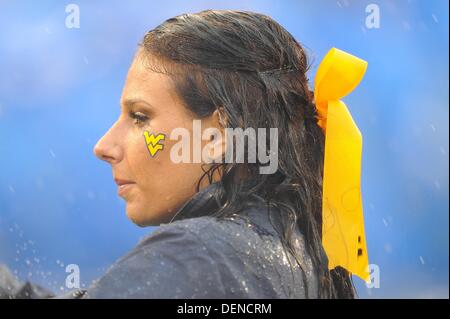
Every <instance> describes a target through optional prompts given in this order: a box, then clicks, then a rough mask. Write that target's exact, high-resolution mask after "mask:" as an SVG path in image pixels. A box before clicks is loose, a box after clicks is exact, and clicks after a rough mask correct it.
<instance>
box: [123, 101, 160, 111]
mask: <svg viewBox="0 0 450 319" xmlns="http://www.w3.org/2000/svg"><path fill="white" fill-rule="evenodd" d="M121 104H122V105H123V106H124V107H126V108H131V107H132V106H133V105H135V104H144V105H145V106H147V107H148V108H149V109H150V110H152V109H153V106H152V105H151V104H150V103H148V102H147V101H145V100H143V99H140V98H135V99H126V100H124V101H123V102H121Z"/></svg>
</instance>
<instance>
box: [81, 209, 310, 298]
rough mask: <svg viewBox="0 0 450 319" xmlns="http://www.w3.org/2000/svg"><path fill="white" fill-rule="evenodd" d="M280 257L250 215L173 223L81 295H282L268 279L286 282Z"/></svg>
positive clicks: (272, 238)
mask: <svg viewBox="0 0 450 319" xmlns="http://www.w3.org/2000/svg"><path fill="white" fill-rule="evenodd" d="M255 213H259V214H260V212H258V211H256V212H255ZM283 254H284V252H283V250H282V248H281V245H280V243H279V238H278V236H276V235H275V231H274V230H273V229H271V228H270V227H268V226H267V225H266V224H264V221H261V220H258V221H255V219H254V218H251V214H248V216H247V217H245V216H240V215H239V216H238V215H236V216H229V217H227V218H218V217H212V216H202V217H195V218H187V219H182V220H177V221H175V222H172V223H169V224H162V225H161V226H160V227H158V228H157V229H156V230H154V231H153V232H152V233H151V234H150V235H148V236H147V237H145V238H144V239H143V240H141V241H140V243H139V244H138V245H137V246H136V247H135V248H134V249H133V250H132V251H131V252H130V253H129V254H127V255H126V256H125V257H123V258H122V259H120V260H119V261H118V262H117V263H115V264H114V265H113V266H112V267H111V268H110V269H109V270H108V272H107V273H106V274H105V276H103V277H102V278H101V279H100V280H99V281H98V282H96V283H95V284H94V285H93V286H92V287H91V288H90V289H89V290H88V293H87V295H86V297H92V298H126V297H131V298H248V297H253V298H276V297H282V296H285V297H287V295H286V294H285V293H284V291H282V289H283V283H282V282H281V281H274V280H272V279H271V278H273V274H272V271H273V269H275V268H276V272H277V274H278V275H279V276H281V277H283V276H284V275H283V274H285V276H284V277H286V280H290V279H291V278H292V277H291V276H292V274H291V273H290V268H289V266H290V265H288V264H286V263H284V262H283V260H286V259H285V258H284V257H283V256H284V255H283ZM302 287H303V285H302V284H300V285H298V286H297V289H302ZM297 295H298V296H301V292H299V293H297Z"/></svg>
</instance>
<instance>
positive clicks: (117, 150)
mask: <svg viewBox="0 0 450 319" xmlns="http://www.w3.org/2000/svg"><path fill="white" fill-rule="evenodd" d="M109 133H110V132H108V133H106V134H105V135H104V136H103V137H102V138H101V139H100V140H98V142H97V144H95V146H94V154H95V156H97V157H98V158H99V159H101V160H103V161H106V162H108V163H110V164H115V163H118V162H120V161H121V159H122V150H121V147H120V146H119V145H117V144H116V143H114V141H113V140H112V139H111V136H110V134H109Z"/></svg>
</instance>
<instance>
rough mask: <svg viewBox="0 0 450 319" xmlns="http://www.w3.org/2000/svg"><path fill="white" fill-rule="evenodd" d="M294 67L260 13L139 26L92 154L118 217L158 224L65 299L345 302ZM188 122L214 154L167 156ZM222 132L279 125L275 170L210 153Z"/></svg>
mask: <svg viewBox="0 0 450 319" xmlns="http://www.w3.org/2000/svg"><path fill="white" fill-rule="evenodd" d="M307 68H308V62H307V56H306V54H305V52H304V49H303V48H302V46H301V45H300V44H299V43H298V42H297V41H296V40H295V39H294V38H293V37H292V35H291V34H290V33H288V32H287V31H286V30H285V29H284V28H283V27H281V26H280V25H279V24H278V23H276V22H275V21H274V20H272V19H271V18H270V17H268V16H265V15H262V14H257V13H252V12H243V11H211V10H208V11H203V12H200V13H197V14H184V15H180V16H177V17H174V18H171V19H169V20H167V21H165V22H164V23H163V24H161V25H159V26H158V27H156V28H155V29H154V30H152V31H150V32H148V33H147V34H146V35H145V37H144V40H143V42H142V44H141V45H140V47H139V49H138V52H137V53H136V56H135V58H134V60H133V62H132V65H131V67H130V70H129V73H128V76H127V79H126V82H125V86H124V89H123V93H122V100H121V107H122V111H121V115H120V117H119V119H118V120H117V121H116V122H115V123H114V125H113V126H112V127H111V128H110V130H109V131H108V132H107V133H106V134H105V135H104V136H103V137H102V138H101V139H100V140H99V141H98V143H97V145H96V146H95V149H94V152H95V155H96V156H97V157H98V158H100V159H102V160H104V161H106V162H108V163H109V164H111V167H112V172H113V177H114V180H115V182H116V183H117V185H118V193H119V195H120V196H121V197H123V198H124V200H125V201H126V212H127V216H128V217H129V218H130V219H131V220H132V221H133V222H134V223H136V224H138V225H140V226H149V225H159V226H160V227H159V228H158V229H157V230H155V231H154V232H153V233H152V234H150V235H149V236H148V237H147V238H146V239H144V240H143V241H142V242H141V243H139V245H138V246H137V247H136V248H135V249H133V250H132V251H131V252H130V253H129V254H128V255H126V256H125V257H123V258H122V259H120V260H119V261H118V262H117V263H115V264H114V265H113V266H112V267H111V268H110V269H109V270H108V272H107V273H106V274H105V275H104V276H103V277H102V278H100V280H98V281H97V282H96V283H95V284H94V285H93V286H92V287H90V288H89V289H88V290H87V291H86V292H80V293H78V294H76V296H78V297H83V298H354V295H355V291H354V288H353V285H352V282H351V277H350V275H349V273H348V272H347V271H346V270H344V269H343V268H340V267H338V268H336V269H334V270H331V271H329V270H328V259H327V256H326V253H325V251H324V249H323V247H322V234H321V227H322V179H323V161H324V133H323V131H322V130H321V128H320V126H319V124H318V115H317V111H316V107H315V105H314V103H313V94H312V92H310V90H309V88H308V79H307V77H306V72H307ZM195 121H200V124H201V130H202V131H201V132H202V133H206V130H208V129H213V130H214V132H219V133H221V134H210V138H209V139H208V140H201V147H202V149H206V150H207V151H206V153H207V154H208V156H209V158H210V159H215V161H211V160H210V161H207V160H202V161H197V162H196V161H192V160H191V161H188V162H181V163H180V162H176V161H175V160H174V158H173V157H174V152H173V149H174V148H175V147H176V144H177V142H176V141H174V140H172V139H170V138H169V136H171V132H173V131H174V130H176V129H179V128H183V129H184V130H186V131H187V132H189V134H191V135H193V134H194V130H195V128H194V126H195ZM226 128H242V129H247V128H252V129H257V128H278V135H277V142H278V148H277V149H276V150H273V149H271V150H270V151H275V152H277V161H278V162H277V168H276V170H275V171H274V172H273V173H271V174H262V173H261V170H260V169H261V166H262V163H261V161H258V160H257V161H256V162H250V161H246V162H245V161H244V162H243V163H242V162H238V161H233V162H230V161H228V162H226V161H220V159H223V158H224V157H225V156H226V152H225V151H224V150H228V149H229V148H230V146H233V145H235V143H236V141H234V140H231V139H229V138H227V136H228V135H226V134H224V131H225V129H226ZM209 132H211V131H209ZM202 135H203V136H204V134H202ZM271 138H272V137H268V136H266V139H265V140H264V141H263V143H262V144H258V151H260V150H261V149H262V145H263V144H266V143H267V144H270V142H271V141H270V139H271ZM193 144H194V142H192V143H190V142H189V146H192V148H191V149H190V150H191V151H193V146H194V145H193ZM158 145H162V146H158ZM208 145H209V146H211V145H212V146H213V147H210V148H208ZM249 154H250V152H249V151H248V150H247V151H245V154H244V155H245V157H244V158H247V157H248V156H249ZM218 159H219V160H218Z"/></svg>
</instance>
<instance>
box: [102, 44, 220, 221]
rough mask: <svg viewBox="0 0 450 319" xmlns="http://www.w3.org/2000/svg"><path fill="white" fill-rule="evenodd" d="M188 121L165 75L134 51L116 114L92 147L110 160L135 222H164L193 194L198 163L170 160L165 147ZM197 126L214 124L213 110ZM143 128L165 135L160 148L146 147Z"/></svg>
mask: <svg viewBox="0 0 450 319" xmlns="http://www.w3.org/2000/svg"><path fill="white" fill-rule="evenodd" d="M193 120H194V115H193V114H192V113H191V112H190V111H189V110H188V109H187V108H186V107H185V106H184V105H183V104H182V103H181V101H180V99H179V98H178V96H177V94H176V93H175V91H174V88H173V84H172V81H171V79H170V77H169V76H167V75H164V74H160V73H155V72H152V71H150V70H149V69H148V68H146V67H145V64H144V63H143V58H142V57H141V56H140V54H139V53H138V55H137V56H136V58H135V59H134V61H133V63H132V65H131V67H130V69H129V71H128V76H127V79H126V82H125V86H124V88H123V92H122V97H121V114H120V116H119V118H118V120H117V121H116V122H115V123H114V124H113V125H112V127H111V128H110V129H109V130H108V132H107V133H106V134H105V135H104V136H103V137H102V138H101V139H100V140H99V141H98V142H97V144H96V145H95V148H94V153H95V155H96V156H97V157H98V158H100V159H102V160H104V161H107V162H108V163H109V164H111V168H112V174H113V178H114V180H115V182H116V184H118V193H119V196H121V197H122V198H123V199H124V200H125V201H126V212H127V215H128V217H129V218H130V219H131V220H132V221H133V222H134V223H136V224H138V225H141V226H147V225H158V224H160V223H164V222H169V221H170V220H171V218H172V217H173V215H174V214H175V213H176V211H177V209H178V208H180V206H182V205H183V204H184V203H185V202H186V201H187V200H188V199H189V198H190V197H192V196H193V195H194V194H195V192H196V186H197V182H198V181H199V179H200V177H201V176H202V175H203V171H202V168H201V165H202V164H200V163H174V162H173V161H172V160H171V158H170V148H171V146H172V145H173V144H175V143H177V141H171V140H169V136H170V132H171V131H172V130H173V129H175V128H185V129H187V130H188V131H189V132H190V133H192V129H193V127H192V126H193ZM201 126H202V130H204V129H206V128H208V127H215V128H219V121H218V118H217V112H215V113H214V114H213V115H212V116H210V117H208V118H205V119H202V121H201ZM146 131H147V132H148V134H152V133H153V134H154V135H155V137H156V136H157V135H158V134H164V135H165V140H164V141H163V142H160V143H161V144H163V145H164V148H163V149H162V150H159V151H157V153H156V154H154V155H153V156H151V155H150V152H149V149H148V148H147V143H146V137H145V135H144V132H146ZM145 134H147V133H145ZM190 136H191V137H192V134H190ZM202 143H207V141H204V142H202ZM202 145H203V144H202ZM191 154H192V153H191ZM205 180H206V179H205ZM201 186H202V187H203V186H205V185H201Z"/></svg>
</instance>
